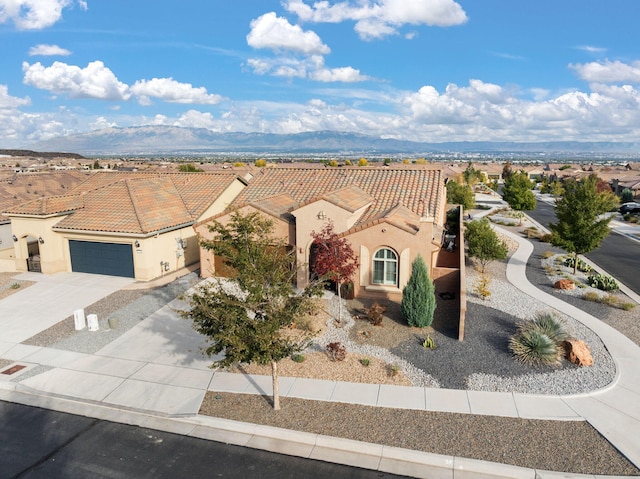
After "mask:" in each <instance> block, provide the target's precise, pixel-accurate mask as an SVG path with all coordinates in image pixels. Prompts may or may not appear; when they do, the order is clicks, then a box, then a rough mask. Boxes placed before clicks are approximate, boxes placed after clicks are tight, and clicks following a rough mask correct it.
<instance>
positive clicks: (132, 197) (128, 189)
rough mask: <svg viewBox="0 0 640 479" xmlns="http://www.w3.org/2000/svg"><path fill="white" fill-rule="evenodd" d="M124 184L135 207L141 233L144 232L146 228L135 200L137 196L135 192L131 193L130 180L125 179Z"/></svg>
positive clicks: (134, 210)
mask: <svg viewBox="0 0 640 479" xmlns="http://www.w3.org/2000/svg"><path fill="white" fill-rule="evenodd" d="M124 184H125V187H126V188H127V194H128V195H129V198H130V199H131V206H133V212H134V213H135V215H136V221H137V222H138V226H139V227H140V231H144V227H143V224H142V219H141V214H140V211H139V209H138V205H137V203H136V200H135V195H134V194H133V191H131V185H130V184H129V178H125V179H124Z"/></svg>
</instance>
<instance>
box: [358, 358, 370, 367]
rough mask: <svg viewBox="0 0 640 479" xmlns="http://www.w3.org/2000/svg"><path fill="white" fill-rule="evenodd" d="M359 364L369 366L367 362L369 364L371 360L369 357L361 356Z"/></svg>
mask: <svg viewBox="0 0 640 479" xmlns="http://www.w3.org/2000/svg"><path fill="white" fill-rule="evenodd" d="M360 364H362V365H363V366H365V367H366V366H369V364H371V360H370V359H369V358H362V359H361V360H360Z"/></svg>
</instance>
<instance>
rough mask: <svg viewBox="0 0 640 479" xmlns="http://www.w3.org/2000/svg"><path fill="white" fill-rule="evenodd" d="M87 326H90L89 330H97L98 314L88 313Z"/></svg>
mask: <svg viewBox="0 0 640 479" xmlns="http://www.w3.org/2000/svg"><path fill="white" fill-rule="evenodd" d="M87 326H88V327H89V331H97V330H98V329H100V328H99V326H98V315H97V314H88V315H87Z"/></svg>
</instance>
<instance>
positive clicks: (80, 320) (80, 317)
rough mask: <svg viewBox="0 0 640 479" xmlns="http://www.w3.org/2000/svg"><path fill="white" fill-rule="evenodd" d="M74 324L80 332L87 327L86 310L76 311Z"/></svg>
mask: <svg viewBox="0 0 640 479" xmlns="http://www.w3.org/2000/svg"><path fill="white" fill-rule="evenodd" d="M73 322H74V324H75V327H76V331H80V330H81V329H84V328H85V327H86V326H87V322H86V321H85V318H84V309H76V310H75V311H74V312H73Z"/></svg>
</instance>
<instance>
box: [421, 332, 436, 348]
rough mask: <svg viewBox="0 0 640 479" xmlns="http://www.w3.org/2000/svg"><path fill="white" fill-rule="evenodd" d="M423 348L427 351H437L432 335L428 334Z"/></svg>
mask: <svg viewBox="0 0 640 479" xmlns="http://www.w3.org/2000/svg"><path fill="white" fill-rule="evenodd" d="M422 347H423V348H425V349H436V342H435V341H434V340H433V338H432V337H431V335H429V334H427V337H426V338H425V339H424V341H423V342H422Z"/></svg>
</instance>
